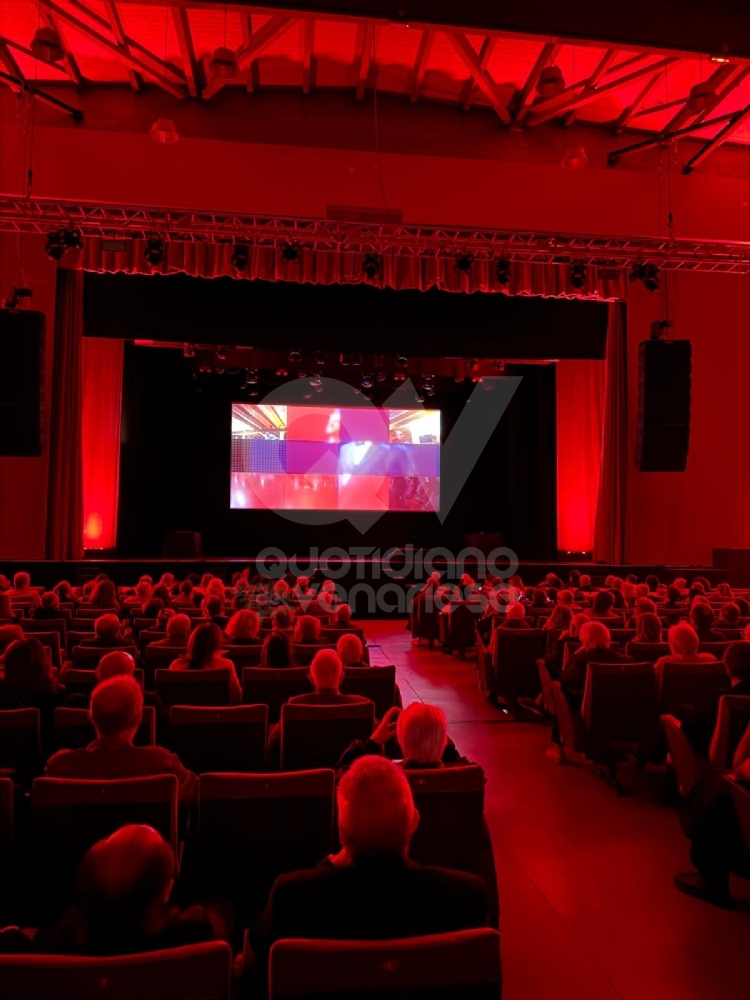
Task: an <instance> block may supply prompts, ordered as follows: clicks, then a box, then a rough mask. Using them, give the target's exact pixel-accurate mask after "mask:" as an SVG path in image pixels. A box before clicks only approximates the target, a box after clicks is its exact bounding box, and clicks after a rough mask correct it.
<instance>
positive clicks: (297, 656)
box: [292, 642, 336, 667]
mask: <svg viewBox="0 0 750 1000" xmlns="http://www.w3.org/2000/svg"><path fill="white" fill-rule="evenodd" d="M335 648H336V643H335V642H293V643H292V655H293V656H294V662H295V664H296V665H297V666H298V667H309V666H310V664H311V663H312V661H313V657H314V656H315V654H316V653H317V652H319V651H320V650H321V649H335Z"/></svg>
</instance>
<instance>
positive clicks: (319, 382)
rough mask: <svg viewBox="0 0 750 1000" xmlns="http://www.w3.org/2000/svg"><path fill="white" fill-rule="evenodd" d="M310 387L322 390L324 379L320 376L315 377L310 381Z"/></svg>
mask: <svg viewBox="0 0 750 1000" xmlns="http://www.w3.org/2000/svg"><path fill="white" fill-rule="evenodd" d="M310 385H311V386H312V387H313V389H318V388H320V389H322V388H323V379H322V378H321V377H320V375H313V377H312V378H311V379H310Z"/></svg>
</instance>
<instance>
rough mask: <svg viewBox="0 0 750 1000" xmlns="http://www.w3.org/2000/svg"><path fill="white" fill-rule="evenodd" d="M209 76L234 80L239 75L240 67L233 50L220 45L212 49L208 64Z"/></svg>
mask: <svg viewBox="0 0 750 1000" xmlns="http://www.w3.org/2000/svg"><path fill="white" fill-rule="evenodd" d="M208 68H209V70H210V72H211V76H212V77H215V78H218V79H219V80H234V79H236V77H238V76H239V73H240V67H239V64H238V62H237V56H236V55H235V54H234V50H233V49H230V48H227V47H226V46H225V45H220V46H219V47H218V48H216V49H214V52H213V55H212V56H211V59H210V61H209V64H208Z"/></svg>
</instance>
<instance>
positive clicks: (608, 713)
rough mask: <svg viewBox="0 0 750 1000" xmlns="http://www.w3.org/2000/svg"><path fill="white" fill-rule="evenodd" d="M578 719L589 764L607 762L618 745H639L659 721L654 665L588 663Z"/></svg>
mask: <svg viewBox="0 0 750 1000" xmlns="http://www.w3.org/2000/svg"><path fill="white" fill-rule="evenodd" d="M581 716H582V719H583V726H584V730H585V732H586V755H587V756H588V757H590V758H591V759H592V760H595V761H602V760H606V759H608V758H609V757H610V755H611V751H612V749H613V748H614V747H615V746H616V745H617V744H638V745H640V744H642V743H643V742H644V741H645V740H646V739H647V738H648V737H649V736H650V735H651V734H652V733H653V731H654V726H655V725H656V721H657V718H658V715H657V712H656V678H655V676H654V667H653V664H651V663H589V664H588V667H587V670H586V683H585V685H584V689H583V704H582V706H581ZM602 755H604V756H602Z"/></svg>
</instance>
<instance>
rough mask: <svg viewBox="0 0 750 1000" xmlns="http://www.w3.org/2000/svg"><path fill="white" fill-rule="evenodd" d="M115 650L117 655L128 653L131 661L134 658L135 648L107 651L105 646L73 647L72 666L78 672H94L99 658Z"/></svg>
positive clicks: (125, 647) (124, 647) (119, 648)
mask: <svg viewBox="0 0 750 1000" xmlns="http://www.w3.org/2000/svg"><path fill="white" fill-rule="evenodd" d="M115 649H116V650H117V652H119V653H130V655H131V656H132V657H133V659H135V657H136V648H135V646H117V647H115V648H113V649H107V648H106V646H74V647H73V654H72V660H73V665H74V666H75V667H77V668H78V669H79V670H96V668H97V667H98V666H99V661H100V660H101V658H102V657H103V656H105V655H106V654H107V653H113V652H115Z"/></svg>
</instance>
